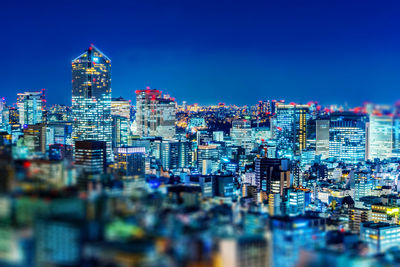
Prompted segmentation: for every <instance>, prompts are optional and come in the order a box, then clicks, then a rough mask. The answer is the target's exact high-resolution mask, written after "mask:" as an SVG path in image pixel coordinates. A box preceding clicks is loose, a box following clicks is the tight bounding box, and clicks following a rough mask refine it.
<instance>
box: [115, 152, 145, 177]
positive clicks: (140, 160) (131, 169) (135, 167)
mask: <svg viewBox="0 0 400 267" xmlns="http://www.w3.org/2000/svg"><path fill="white" fill-rule="evenodd" d="M145 152H146V149H145V148H144V147H118V148H115V149H114V157H115V160H114V162H115V165H116V169H117V170H118V171H119V173H120V174H121V175H122V176H123V177H125V178H127V177H135V176H144V174H145V156H146V154H145Z"/></svg>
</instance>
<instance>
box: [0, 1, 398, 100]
mask: <svg viewBox="0 0 400 267" xmlns="http://www.w3.org/2000/svg"><path fill="white" fill-rule="evenodd" d="M55 2H56V3H55ZM0 35H1V38H0V49H1V51H2V54H1V64H0V77H1V81H0V88H1V90H0V95H1V96H5V97H6V98H7V99H8V102H14V101H15V94H16V93H17V92H20V91H24V90H34V89H40V88H46V93H47V96H48V102H49V103H64V104H70V102H71V100H70V99H71V65H70V64H71V60H72V59H73V58H74V57H76V56H78V55H79V54H80V53H82V52H83V50H84V49H85V48H87V47H88V46H89V44H90V43H93V44H95V45H96V46H97V47H98V48H99V49H100V50H102V51H103V52H104V53H105V54H106V55H107V56H109V57H110V58H111V60H112V64H113V65H112V68H113V69H112V89H113V96H123V97H125V98H129V99H132V100H133V99H134V91H135V90H136V89H139V88H144V87H146V86H151V87H152V88H158V89H161V90H163V91H165V92H168V93H170V94H171V95H172V96H174V97H176V98H177V100H178V102H181V101H182V100H187V101H188V103H194V102H197V103H202V104H209V103H217V102H219V101H221V102H226V103H233V104H239V105H241V104H253V103H255V102H256V101H258V100H260V99H283V98H284V99H287V100H288V101H297V102H307V101H309V100H318V101H320V102H321V103H344V102H346V101H347V102H348V103H349V104H351V105H358V104H361V103H362V102H363V101H365V100H370V101H373V102H378V103H393V102H394V101H395V100H397V99H400V97H399V94H398V92H399V88H400V4H396V1H384V0H380V1H352V0H347V1H341V0H317V1H314V0H307V1H303V0H298V1H294V0H293V1H287V0H265V1H234V0H230V1H218V0H211V1H208V0H185V1H173V0H172V1H171V0H169V1H152V0H141V1H135V0H132V1H127V2H121V1H115V0H114V1H104V2H103V1H91V2H88V3H84V2H83V1H77V2H73V1H60V0H57V1H52V2H51V4H49V3H47V4H45V3H43V4H41V3H40V1H29V2H28V1H27V2H24V1H9V2H5V1H4V0H3V1H1V2H0Z"/></svg>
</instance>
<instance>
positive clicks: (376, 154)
mask: <svg viewBox="0 0 400 267" xmlns="http://www.w3.org/2000/svg"><path fill="white" fill-rule="evenodd" d="M368 130H369V133H368V159H370V160H373V159H376V158H377V159H380V160H383V159H388V158H390V157H391V156H392V149H393V117H392V116H378V115H371V116H370V119H369V127H368Z"/></svg>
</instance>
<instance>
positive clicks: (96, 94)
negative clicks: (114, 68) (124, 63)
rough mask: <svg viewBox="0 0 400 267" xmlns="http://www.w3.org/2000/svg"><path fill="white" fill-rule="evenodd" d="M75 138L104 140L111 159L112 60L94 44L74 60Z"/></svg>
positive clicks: (73, 104) (73, 111)
mask: <svg viewBox="0 0 400 267" xmlns="http://www.w3.org/2000/svg"><path fill="white" fill-rule="evenodd" d="M72 119H73V139H74V141H81V140H97V141H105V142H106V145H107V149H106V150H107V160H108V161H112V160H113V157H112V152H111V143H112V142H111V140H112V117H111V60H110V59H109V58H108V57H107V56H106V55H104V54H103V53H102V52H100V50H99V49H97V48H96V47H95V46H94V45H91V46H90V47H89V49H88V50H86V51H85V52H84V53H83V54H81V55H80V56H79V57H77V58H75V59H74V60H73V61H72Z"/></svg>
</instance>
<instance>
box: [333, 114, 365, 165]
mask: <svg viewBox="0 0 400 267" xmlns="http://www.w3.org/2000/svg"><path fill="white" fill-rule="evenodd" d="M365 120H366V118H365V116H361V115H356V114H354V113H346V112H343V113H337V114H332V115H331V122H330V128H329V156H330V157H334V158H336V159H338V160H339V161H344V162H346V163H357V162H359V161H363V160H365V147H366V143H365V140H366V137H365V133H366V131H365Z"/></svg>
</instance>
